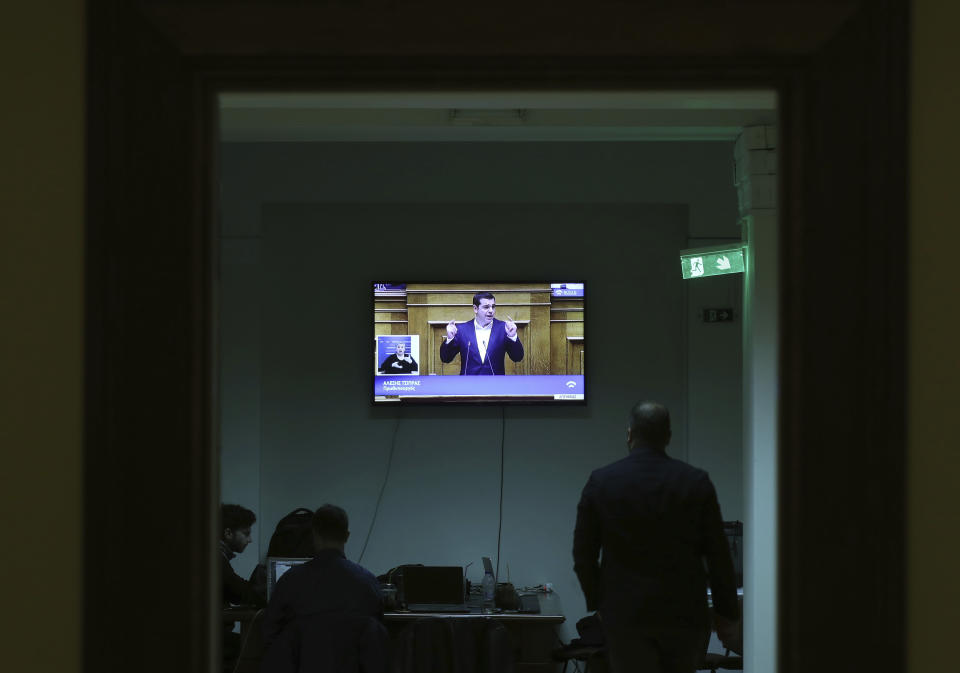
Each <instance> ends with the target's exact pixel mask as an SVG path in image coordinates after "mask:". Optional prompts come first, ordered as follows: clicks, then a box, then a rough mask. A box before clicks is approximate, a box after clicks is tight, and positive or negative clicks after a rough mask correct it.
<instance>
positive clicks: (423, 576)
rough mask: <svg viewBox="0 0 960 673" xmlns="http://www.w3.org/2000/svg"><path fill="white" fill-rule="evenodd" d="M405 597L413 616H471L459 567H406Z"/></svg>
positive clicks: (406, 604) (404, 572) (404, 580)
mask: <svg viewBox="0 0 960 673" xmlns="http://www.w3.org/2000/svg"><path fill="white" fill-rule="evenodd" d="M402 595H403V599H402V604H404V605H405V606H406V609H407V610H410V611H411V612H451V613H455V612H470V608H469V607H468V606H467V605H466V600H465V599H466V593H465V591H464V583H463V568H461V567H460V566H405V567H404V569H403V589H402Z"/></svg>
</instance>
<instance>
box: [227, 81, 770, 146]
mask: <svg viewBox="0 0 960 673" xmlns="http://www.w3.org/2000/svg"><path fill="white" fill-rule="evenodd" d="M775 123H776V94H775V93H774V92H773V91H769V90H757V91H648V92H635V91H577V92H569V91H558V92H542V91H541V92H506V91H469V92H468V91H463V92H456V91H453V92H353V93H283V94H276V93H224V94H221V95H220V132H221V139H222V140H223V141H224V142H469V141H497V142H503V141H518V142H531V141H550V142H557V141H578V142H584V141H618V142H622V141H655V140H664V141H677V140H687V141H705V140H714V141H731V140H734V139H735V138H736V136H737V135H738V134H739V133H740V130H741V129H742V128H743V127H745V126H756V125H766V124H775Z"/></svg>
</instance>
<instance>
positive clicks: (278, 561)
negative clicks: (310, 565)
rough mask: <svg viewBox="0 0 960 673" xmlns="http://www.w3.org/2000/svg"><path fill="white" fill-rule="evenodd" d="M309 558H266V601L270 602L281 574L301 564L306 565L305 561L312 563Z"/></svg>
mask: <svg viewBox="0 0 960 673" xmlns="http://www.w3.org/2000/svg"><path fill="white" fill-rule="evenodd" d="M312 560H313V559H310V558H288V557H279V556H271V557H268V558H267V600H268V601H269V600H270V597H271V596H272V595H273V590H274V587H276V585H277V582H278V581H279V579H280V578H281V577H282V576H283V573H285V572H287V571H288V570H290V568H293V567H294V566H298V565H300V564H301V563H306V562H307V561H312Z"/></svg>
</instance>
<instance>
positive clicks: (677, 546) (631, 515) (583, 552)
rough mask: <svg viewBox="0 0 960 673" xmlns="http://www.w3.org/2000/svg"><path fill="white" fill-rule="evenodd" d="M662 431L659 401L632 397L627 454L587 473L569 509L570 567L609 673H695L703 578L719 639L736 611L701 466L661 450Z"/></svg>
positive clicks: (665, 427) (716, 512)
mask: <svg viewBox="0 0 960 673" xmlns="http://www.w3.org/2000/svg"><path fill="white" fill-rule="evenodd" d="M670 436H671V432H670V412H669V411H667V409H666V407H664V406H663V405H661V404H657V403H656V402H640V403H638V404H637V405H636V406H635V407H634V408H633V411H632V412H631V414H630V424H629V427H628V428H627V445H628V446H629V447H630V453H629V455H628V456H627V457H626V458H623V459H621V460H618V461H617V462H615V463H611V464H610V465H607V466H606V467H602V468H600V469H598V470H595V471H594V472H593V473H592V474H591V475H590V479H589V480H588V481H587V484H586V486H584V488H583V494H582V495H581V498H580V504H579V505H578V507H577V525H576V529H575V531H574V535H573V561H574V566H573V567H574V570H575V571H576V573H577V577H578V578H579V580H580V586H581V588H582V589H583V593H584V596H585V597H586V601H587V609H588V610H599V615H600V619H601V621H602V623H603V629H604V635H605V637H606V642H607V655H608V660H609V662H610V667H611V670H612V671H613V672H614V673H628V672H629V671H643V672H644V673H656V672H657V671H664V672H667V671H669V672H676V673H681V672H682V673H692V672H693V671H695V670H696V667H697V664H698V663H699V661H700V659H701V658H702V656H703V654H704V652H705V651H706V645H707V640H708V638H709V635H710V612H709V608H708V605H707V580H708V577H709V583H710V587H711V589H712V593H713V601H714V611H715V616H716V621H717V633H718V634H719V636H720V638H721V640H723V641H724V642H727V641H728V640H731V639H732V638H733V637H734V633H735V623H736V622H737V620H738V619H739V615H740V609H739V605H738V604H737V588H736V580H735V575H734V570H733V562H732V560H731V558H730V549H729V547H728V546H727V540H726V537H725V536H724V532H723V520H722V518H721V516H720V505H719V504H718V502H717V494H716V490H715V489H714V487H713V483H712V482H711V481H710V478H709V477H708V476H707V473H706V472H704V471H703V470H700V469H697V468H695V467H692V466H690V465H688V464H687V463H684V462H683V461H680V460H675V459H673V458H670V457H669V456H667V454H666V447H667V444H669V443H670ZM601 549H602V551H603V561H602V563H600V562H598V557H599V555H600V552H601ZM704 561H706V568H705V567H704Z"/></svg>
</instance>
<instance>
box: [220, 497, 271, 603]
mask: <svg viewBox="0 0 960 673" xmlns="http://www.w3.org/2000/svg"><path fill="white" fill-rule="evenodd" d="M256 520H257V517H256V515H255V514H254V513H253V512H251V511H250V510H249V509H247V508H246V507H241V506H240V505H221V506H220V522H221V525H220V529H221V531H222V532H221V534H220V574H221V576H222V578H223V603H224V605H229V604H234V605H252V606H255V607H258V608H260V607H263V606H264V605H266V604H267V600H266V596H264V595H263V594H262V593H260V592H258V591H257V590H255V589H254V588H253V586H252V585H251V584H250V583H249V582H248V581H246V580H245V579H243V578H242V577H240V576H239V575H237V573H236V572H234V570H233V566H231V565H230V561H231V560H232V559H233V557H234V556H236V555H237V554H240V553H242V552H243V550H244V549H246V548H247V545H248V544H250V542H251V541H252V536H251V535H250V528H251V526H253V524H254V522H255V521H256Z"/></svg>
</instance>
